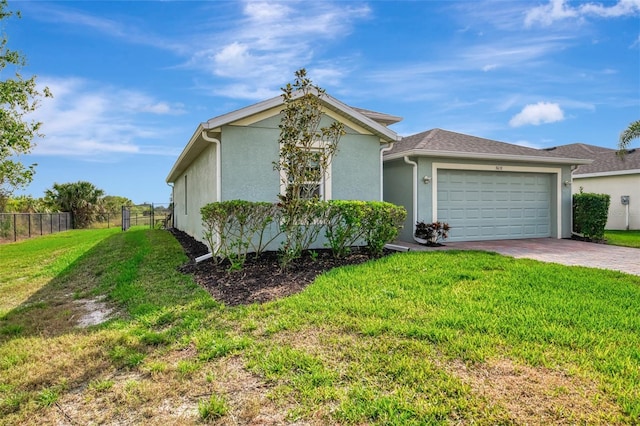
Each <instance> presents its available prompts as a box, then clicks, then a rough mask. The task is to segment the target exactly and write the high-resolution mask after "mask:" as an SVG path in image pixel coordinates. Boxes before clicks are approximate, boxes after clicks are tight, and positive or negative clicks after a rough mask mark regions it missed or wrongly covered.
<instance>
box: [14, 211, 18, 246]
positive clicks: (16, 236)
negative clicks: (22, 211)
mask: <svg viewBox="0 0 640 426" xmlns="http://www.w3.org/2000/svg"><path fill="white" fill-rule="evenodd" d="M16 216H17V214H15V213H14V214H13V241H18V227H17V226H16Z"/></svg>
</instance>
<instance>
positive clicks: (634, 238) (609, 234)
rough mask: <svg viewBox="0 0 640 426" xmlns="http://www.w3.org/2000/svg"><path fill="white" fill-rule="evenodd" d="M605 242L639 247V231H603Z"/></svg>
mask: <svg viewBox="0 0 640 426" xmlns="http://www.w3.org/2000/svg"><path fill="white" fill-rule="evenodd" d="M604 238H605V240H607V244H611V245H614V246H625V247H634V248H640V231H605V233H604Z"/></svg>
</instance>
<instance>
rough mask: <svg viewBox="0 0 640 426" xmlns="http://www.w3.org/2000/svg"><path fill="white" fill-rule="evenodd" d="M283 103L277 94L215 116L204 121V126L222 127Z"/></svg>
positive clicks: (211, 127) (208, 128) (208, 127)
mask: <svg viewBox="0 0 640 426" xmlns="http://www.w3.org/2000/svg"><path fill="white" fill-rule="evenodd" d="M281 104H282V96H276V97H275V98H271V99H267V100H266V101H262V102H258V103H257V104H253V105H249V106H248V107H245V108H241V109H238V110H235V111H232V112H228V113H226V114H223V115H220V116H218V117H214V118H212V119H210V120H207V121H206V122H204V123H202V127H203V128H204V129H206V130H210V129H215V128H216V127H221V126H224V125H225V124H229V123H233V122H234V121H238V120H242V119H243V118H247V117H250V116H252V115H254V114H258V113H260V112H262V111H266V110H269V109H271V108H274V107H276V106H278V105H281Z"/></svg>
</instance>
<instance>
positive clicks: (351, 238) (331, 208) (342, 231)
mask: <svg viewBox="0 0 640 426" xmlns="http://www.w3.org/2000/svg"><path fill="white" fill-rule="evenodd" d="M366 204H367V203H366V202H365V201H344V200H334V201H329V202H328V207H327V210H326V213H325V236H326V237H327V242H328V245H329V247H330V248H331V251H332V252H333V255H334V256H335V257H344V256H346V255H348V254H349V252H350V250H351V249H350V247H351V246H353V245H354V244H356V242H357V241H358V240H359V239H361V238H362V237H363V235H364V228H363V227H362V221H363V220H364V215H365V212H366V209H365V206H366Z"/></svg>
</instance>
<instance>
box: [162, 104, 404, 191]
mask: <svg viewBox="0 0 640 426" xmlns="http://www.w3.org/2000/svg"><path fill="white" fill-rule="evenodd" d="M315 94H316V95H317V92H315ZM301 96H303V94H302V92H294V93H293V98H294V99H295V98H299V97H301ZM320 101H321V102H322V105H323V107H324V108H326V109H327V111H330V112H332V113H334V114H335V115H337V116H341V117H344V118H345V119H347V120H349V121H350V122H351V123H353V124H354V125H357V126H358V127H361V128H362V129H364V130H365V131H367V132H370V133H371V134H373V135H376V136H378V137H379V138H380V143H390V142H395V141H397V140H398V139H399V137H398V135H397V133H396V132H394V131H393V130H391V129H389V128H387V125H389V124H393V123H397V122H398V121H400V120H401V118H400V117H396V116H392V115H388V114H383V113H379V112H375V111H369V110H364V109H361V108H352V107H350V106H349V105H347V104H345V103H343V102H341V101H339V100H338V99H336V98H334V97H332V96H330V95H329V94H327V93H323V94H322V96H321V97H320ZM283 104H284V101H283V98H282V96H276V97H274V98H271V99H267V100H265V101H262V102H258V103H257V104H253V105H249V106H247V107H244V108H241V109H238V110H236V111H232V112H229V113H227V114H223V115H219V116H217V117H214V118H211V119H209V120H207V121H205V122H204V123H200V124H199V125H198V127H197V128H196V130H195V132H194V134H193V136H191V139H190V140H189V143H187V146H186V147H185V148H184V149H183V150H182V153H181V154H180V156H179V157H178V160H176V162H175V164H174V165H173V167H172V169H171V171H170V172H169V175H168V176H167V178H166V181H167V182H175V181H176V179H177V178H178V177H179V176H180V175H181V174H182V173H183V172H184V171H185V170H186V169H187V167H188V166H189V164H191V162H193V161H194V160H195V159H196V158H197V156H198V155H200V153H201V152H202V151H203V150H204V149H205V148H206V147H207V146H208V145H209V142H207V141H206V140H204V138H203V137H202V133H203V132H209V135H210V136H214V137H216V138H219V137H220V132H221V130H220V129H221V128H222V126H225V125H229V124H238V125H242V124H244V125H246V120H250V119H251V118H252V117H254V116H255V117H262V115H261V114H266V115H265V116H264V118H266V117H267V116H269V114H272V115H275V114H279V113H280V109H279V108H280V107H281V106H282V105H283ZM222 143H224V141H222Z"/></svg>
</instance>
